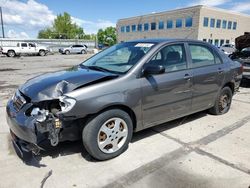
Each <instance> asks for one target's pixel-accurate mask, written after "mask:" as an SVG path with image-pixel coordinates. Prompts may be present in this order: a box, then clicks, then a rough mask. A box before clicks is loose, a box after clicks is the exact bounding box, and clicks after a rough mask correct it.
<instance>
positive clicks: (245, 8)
mask: <svg viewBox="0 0 250 188" xmlns="http://www.w3.org/2000/svg"><path fill="white" fill-rule="evenodd" d="M231 10H232V11H236V12H249V11H250V3H249V2H246V3H235V4H234V5H233V8H232V9H231Z"/></svg>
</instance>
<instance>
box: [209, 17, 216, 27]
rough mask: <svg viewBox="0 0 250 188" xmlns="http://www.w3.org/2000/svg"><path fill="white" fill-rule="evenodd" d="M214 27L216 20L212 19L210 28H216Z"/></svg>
mask: <svg viewBox="0 0 250 188" xmlns="http://www.w3.org/2000/svg"><path fill="white" fill-rule="evenodd" d="M214 25H215V19H214V18H211V19H210V27H214Z"/></svg>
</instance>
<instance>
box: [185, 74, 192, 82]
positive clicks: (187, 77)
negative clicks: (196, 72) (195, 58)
mask: <svg viewBox="0 0 250 188" xmlns="http://www.w3.org/2000/svg"><path fill="white" fill-rule="evenodd" d="M191 78H192V76H190V75H189V74H185V76H184V79H185V80H188V81H189V80H190V79H191Z"/></svg>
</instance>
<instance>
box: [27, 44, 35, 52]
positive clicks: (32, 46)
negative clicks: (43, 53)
mask: <svg viewBox="0 0 250 188" xmlns="http://www.w3.org/2000/svg"><path fill="white" fill-rule="evenodd" d="M27 53H29V54H34V53H36V45H35V44H34V43H28V48H27Z"/></svg>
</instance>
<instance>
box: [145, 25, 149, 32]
mask: <svg viewBox="0 0 250 188" xmlns="http://www.w3.org/2000/svg"><path fill="white" fill-rule="evenodd" d="M148 29H149V25H148V23H145V24H144V31H148Z"/></svg>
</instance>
